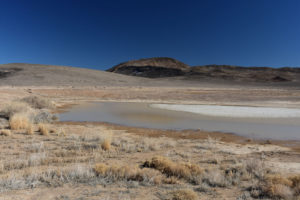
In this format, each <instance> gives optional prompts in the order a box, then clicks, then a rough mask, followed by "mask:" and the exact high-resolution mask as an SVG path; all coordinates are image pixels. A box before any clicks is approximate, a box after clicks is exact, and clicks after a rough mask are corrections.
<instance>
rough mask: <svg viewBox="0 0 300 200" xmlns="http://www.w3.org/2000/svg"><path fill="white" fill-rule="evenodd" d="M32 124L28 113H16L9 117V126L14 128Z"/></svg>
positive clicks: (22, 127)
mask: <svg viewBox="0 0 300 200" xmlns="http://www.w3.org/2000/svg"><path fill="white" fill-rule="evenodd" d="M30 124H31V123H30V121H29V119H28V115H26V114H25V113H17V114H14V115H13V116H12V117H11V118H10V119H9V126H10V128H11V129H12V130H20V129H26V128H27V127H28V126H29V125H30Z"/></svg>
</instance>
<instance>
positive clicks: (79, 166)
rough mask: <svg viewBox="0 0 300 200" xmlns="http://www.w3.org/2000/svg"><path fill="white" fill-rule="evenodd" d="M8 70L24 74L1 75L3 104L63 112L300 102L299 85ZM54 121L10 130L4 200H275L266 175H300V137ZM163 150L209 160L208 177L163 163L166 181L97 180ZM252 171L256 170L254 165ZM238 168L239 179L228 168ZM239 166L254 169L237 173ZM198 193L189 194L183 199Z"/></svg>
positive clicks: (1, 177) (176, 159)
mask: <svg viewBox="0 0 300 200" xmlns="http://www.w3.org/2000/svg"><path fill="white" fill-rule="evenodd" d="M1 68H5V69H11V68H22V70H21V71H17V72H15V74H14V73H13V74H11V75H9V76H7V77H3V78H0V86H1V87H0V110H1V109H3V108H5V106H6V104H7V103H11V102H12V101H16V100H20V99H22V98H24V97H27V96H38V97H44V98H48V99H50V100H52V101H53V102H55V104H56V108H54V109H52V110H51V111H52V112H56V113H57V112H63V111H64V110H67V109H70V107H71V106H72V105H74V104H80V103H83V102H86V101H117V102H159V103H185V104H217V105H248V106H271V107H291V108H295V107H296V108H299V106H300V90H299V88H298V87H294V86H288V87H287V86H285V85H276V84H275V86H272V85H271V86H269V85H256V84H244V85H243V84H242V85H237V84H233V83H230V82H226V83H224V84H223V83H222V82H218V83H212V82H209V81H208V82H203V83H202V82H201V81H200V82H199V81H198V82H196V83H194V82H189V81H187V82H185V81H182V80H175V79H174V81H170V79H155V80H153V79H148V78H141V77H131V76H125V75H119V74H113V73H109V72H103V71H95V70H87V69H80V68H69V67H59V66H41V65H31V64H8V65H1V66H0V69H1ZM47 126H48V127H49V130H52V131H50V133H49V135H47V136H45V135H41V134H40V132H39V130H38V125H34V134H33V135H28V134H26V133H25V132H26V131H25V130H13V131H12V134H11V135H9V136H4V135H1V136H0V148H1V153H0V188H1V189H0V199H20V200H21V199H22V200H23V199H106V200H110V199H122V200H123V199H149V200H152V199H164V200H166V199H170V200H173V199H175V200H176V198H177V196H176V195H175V194H176V192H177V191H188V192H191V193H193V194H195V195H196V198H195V197H194V199H238V198H239V199H256V198H263V199H273V198H274V197H276V198H278V196H270V193H268V192H270V191H267V190H266V191H259V190H260V189H261V188H264V187H259V185H260V184H266V185H264V186H265V187H269V185H268V184H269V183H265V182H264V181H265V180H266V177H269V176H279V174H280V177H283V178H282V179H284V178H287V177H291V176H300V175H299V174H300V151H299V150H300V145H299V142H298V141H288V142H287V141H253V140H250V139H248V138H242V137H239V136H235V135H230V134H223V133H209V132H205V131H200V130H187V131H172V130H167V131H166V130H154V129H143V128H135V127H126V126H119V125H114V124H106V123H101V122H99V123H89V122H86V123H84V122H81V123H79V122H77V123H76V122H69V123H68V122H64V123H63V122H54V123H51V124H48V125H47ZM8 128H9V127H8ZM60 130H63V132H64V134H61V132H60ZM105 139H108V140H109V141H110V143H111V147H110V148H109V150H104V149H103V147H102V142H103V140H105ZM156 156H163V157H164V158H167V159H169V160H170V161H172V162H173V163H176V164H177V165H178V166H188V165H190V164H193V165H197V166H199V167H200V168H202V169H203V171H204V172H203V174H201V181H200V182H197V181H194V182H193V181H192V178H191V177H189V178H186V177H185V176H179V175H178V176H177V175H176V174H173V175H170V174H167V172H165V171H160V170H158V169H153V171H155V172H153V173H154V174H156V175H157V174H158V176H159V177H160V178H161V179H162V180H163V181H162V182H159V183H156V182H155V183H154V182H153V181H152V180H148V179H147V180H146V179H145V178H142V180H140V179H141V178H140V179H139V178H136V177H135V178H132V179H130V180H129V179H128V177H127V178H126V177H124V176H121V175H120V174H114V173H115V172H114V171H112V172H111V174H106V175H103V176H100V175H99V174H98V175H99V176H96V177H95V174H94V172H93V170H94V169H95V166H96V164H97V163H104V164H105V165H106V166H107V167H112V166H114V167H115V168H117V167H119V168H126V167H128V168H129V169H136V168H137V169H139V170H144V169H145V168H143V169H142V168H141V166H142V165H143V164H145V161H151V159H152V158H154V157H156ZM174 165H175V164H174ZM116 166H117V167H116ZM183 168H184V167H183ZM250 168H251V170H252V171H251V173H250V172H249V171H247V170H250ZM184 169H185V168H184ZM229 169H230V170H229ZM226 170H227V171H226ZM228 170H229V171H230V173H231V175H230V176H232V177H230V179H229V176H228V174H227V175H224V174H223V173H225V172H226V173H227V172H228ZM239 170H246V171H245V173H246V172H247V173H249V174H243V175H240V174H239V177H235V176H237V175H236V174H235V173H239V172H240V171H239ZM64 173H66V174H65V176H63V175H62V174H64ZM118 173H121V172H119V171H118ZM151 173H152V172H151ZM178 173H179V172H178ZM180 173H181V172H180ZM58 174H60V175H58ZM115 176H117V177H118V178H115V179H116V180H115V179H114V177H115ZM145 176H147V174H146V175H145ZM256 176H257V177H256ZM171 179H172V181H170V180H171ZM197 180H198V179H197ZM229 180H230V181H229ZM272 180H273V179H272ZM276 180H277V179H276ZM164 181H165V182H164ZM272 184H274V185H275V186H274V185H272V187H273V186H274V187H275V188H277V187H279V186H280V187H282V188H283V189H282V188H281V189H276V192H278V191H279V192H280V194H279V197H280V198H285V199H297V198H298V197H297V194H296V192H297V191H296V189H294V188H292V189H290V188H287V186H286V185H284V184H282V183H280V184H278V183H273V182H272ZM278 185H279V186H278ZM256 186H257V187H256ZM270 187H271V186H270ZM291 187H292V186H291ZM293 187H294V186H293ZM282 190H283V191H282ZM292 190H293V191H292ZM295 191H296V192H295ZM259 192H265V193H264V194H265V196H259V197H257V196H255V195H256V193H259ZM293 192H294V193H293ZM184 194H185V193H184ZM271 194H272V195H275V194H274V193H271ZM185 195H186V194H185ZM268 195H269V196H268ZM276 195H277V193H276ZM280 195H281V196H280ZM188 198H189V197H188V195H186V196H185V197H183V198H182V199H188ZM177 199H178V198H177Z"/></svg>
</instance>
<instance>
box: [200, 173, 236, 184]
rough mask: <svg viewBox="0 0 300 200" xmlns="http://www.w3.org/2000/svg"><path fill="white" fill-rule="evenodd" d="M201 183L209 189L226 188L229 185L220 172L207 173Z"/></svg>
mask: <svg viewBox="0 0 300 200" xmlns="http://www.w3.org/2000/svg"><path fill="white" fill-rule="evenodd" d="M202 181H203V182H205V183H207V184H208V185H209V186H211V187H226V186H228V185H230V183H229V182H228V180H227V179H226V177H225V175H224V174H223V173H222V172H221V171H220V170H210V171H208V172H207V173H206V174H205V176H204V177H203V180H202Z"/></svg>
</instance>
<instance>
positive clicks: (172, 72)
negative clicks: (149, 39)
mask: <svg viewBox="0 0 300 200" xmlns="http://www.w3.org/2000/svg"><path fill="white" fill-rule="evenodd" d="M189 70H190V66H188V65H186V64H184V63H183V62H180V61H178V60H175V59H173V58H166V57H158V58H146V59H140V60H132V61H128V62H124V63H121V64H119V65H116V66H114V67H113V68H111V69H108V70H107V71H109V72H115V73H119V74H125V75H131V76H141V77H147V78H158V77H172V76H182V75H184V74H185V73H186V72H189Z"/></svg>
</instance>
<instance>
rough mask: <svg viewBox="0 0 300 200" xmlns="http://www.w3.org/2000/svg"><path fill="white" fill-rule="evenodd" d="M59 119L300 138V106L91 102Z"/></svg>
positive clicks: (281, 138)
mask: <svg viewBox="0 0 300 200" xmlns="http://www.w3.org/2000/svg"><path fill="white" fill-rule="evenodd" d="M60 120H61V121H91V122H109V123H114V124H120V125H126V126H135V127H144V128H156V129H177V130H183V129H201V130H206V131H220V132H227V133H235V134H237V135H241V136H246V137H249V138H260V139H276V140H300V109H287V108H265V107H243V106H212V105H174V104H147V103H121V102H93V103H85V104H81V105H77V106H74V107H73V108H72V109H71V110H70V111H67V112H65V113H62V114H60Z"/></svg>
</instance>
